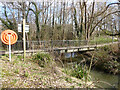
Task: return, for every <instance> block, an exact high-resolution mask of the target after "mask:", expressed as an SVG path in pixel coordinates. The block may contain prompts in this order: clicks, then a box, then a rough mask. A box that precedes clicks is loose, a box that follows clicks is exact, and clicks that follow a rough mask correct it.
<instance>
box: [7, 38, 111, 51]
mask: <svg viewBox="0 0 120 90" xmlns="http://www.w3.org/2000/svg"><path fill="white" fill-rule="evenodd" d="M104 43H109V42H104ZM97 44H102V43H99V42H96V41H94V40H90V41H89V43H88V41H87V40H54V41H52V40H49V41H26V49H27V50H39V49H53V48H60V47H80V46H86V45H97ZM6 50H7V48H6ZM14 50H23V41H22V40H21V41H17V42H16V43H15V44H14V45H12V51H14Z"/></svg>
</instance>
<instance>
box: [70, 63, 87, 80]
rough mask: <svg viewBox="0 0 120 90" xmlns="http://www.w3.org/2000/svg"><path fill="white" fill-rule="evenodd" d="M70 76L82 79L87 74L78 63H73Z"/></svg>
mask: <svg viewBox="0 0 120 90" xmlns="http://www.w3.org/2000/svg"><path fill="white" fill-rule="evenodd" d="M71 76H74V77H76V78H79V79H82V78H83V77H86V76H87V71H86V70H84V69H83V68H82V67H81V66H80V65H77V64H76V65H75V66H74V67H73V69H72V73H71Z"/></svg>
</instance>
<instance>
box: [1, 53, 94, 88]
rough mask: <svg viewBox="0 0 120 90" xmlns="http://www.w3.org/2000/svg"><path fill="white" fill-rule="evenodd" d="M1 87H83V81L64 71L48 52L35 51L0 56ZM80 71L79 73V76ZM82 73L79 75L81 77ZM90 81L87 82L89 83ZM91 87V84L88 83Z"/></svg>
mask: <svg viewBox="0 0 120 90" xmlns="http://www.w3.org/2000/svg"><path fill="white" fill-rule="evenodd" d="M0 62H1V63H2V65H3V66H2V75H1V76H2V87H3V88H85V87H87V86H84V83H85V81H84V80H82V79H78V78H75V75H69V74H66V73H64V72H62V71H63V70H64V68H61V67H59V66H58V65H57V63H56V62H55V61H54V59H53V58H52V56H51V55H50V54H48V53H37V54H34V55H33V56H30V57H27V58H26V61H23V60H22V56H20V55H19V56H16V55H12V61H11V62H9V60H8V56H7V55H5V56H2V57H1V59H0ZM80 74H81V73H79V76H80ZM82 77H83V75H82V76H81V77H80V78H82ZM91 83H92V82H90V81H89V82H87V84H86V85H90V84H91ZM90 86H91V87H93V85H90Z"/></svg>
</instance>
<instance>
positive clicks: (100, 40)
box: [90, 36, 118, 44]
mask: <svg viewBox="0 0 120 90" xmlns="http://www.w3.org/2000/svg"><path fill="white" fill-rule="evenodd" d="M113 41H114V42H116V41H118V40H116V39H114V40H113ZM110 42H112V38H111V37H105V36H100V37H95V38H94V40H90V44H103V43H110Z"/></svg>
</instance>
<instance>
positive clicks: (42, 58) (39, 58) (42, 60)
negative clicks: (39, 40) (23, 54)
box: [32, 53, 52, 67]
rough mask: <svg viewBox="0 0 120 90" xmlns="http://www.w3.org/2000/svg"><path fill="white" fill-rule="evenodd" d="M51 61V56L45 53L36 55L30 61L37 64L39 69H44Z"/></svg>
mask: <svg viewBox="0 0 120 90" xmlns="http://www.w3.org/2000/svg"><path fill="white" fill-rule="evenodd" d="M51 60H52V58H51V56H50V55H49V54H46V53H37V54H35V55H33V56H32V61H34V62H36V63H38V64H39V65H40V66H41V67H45V66H46V64H48V63H49V62H50V61H51Z"/></svg>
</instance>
